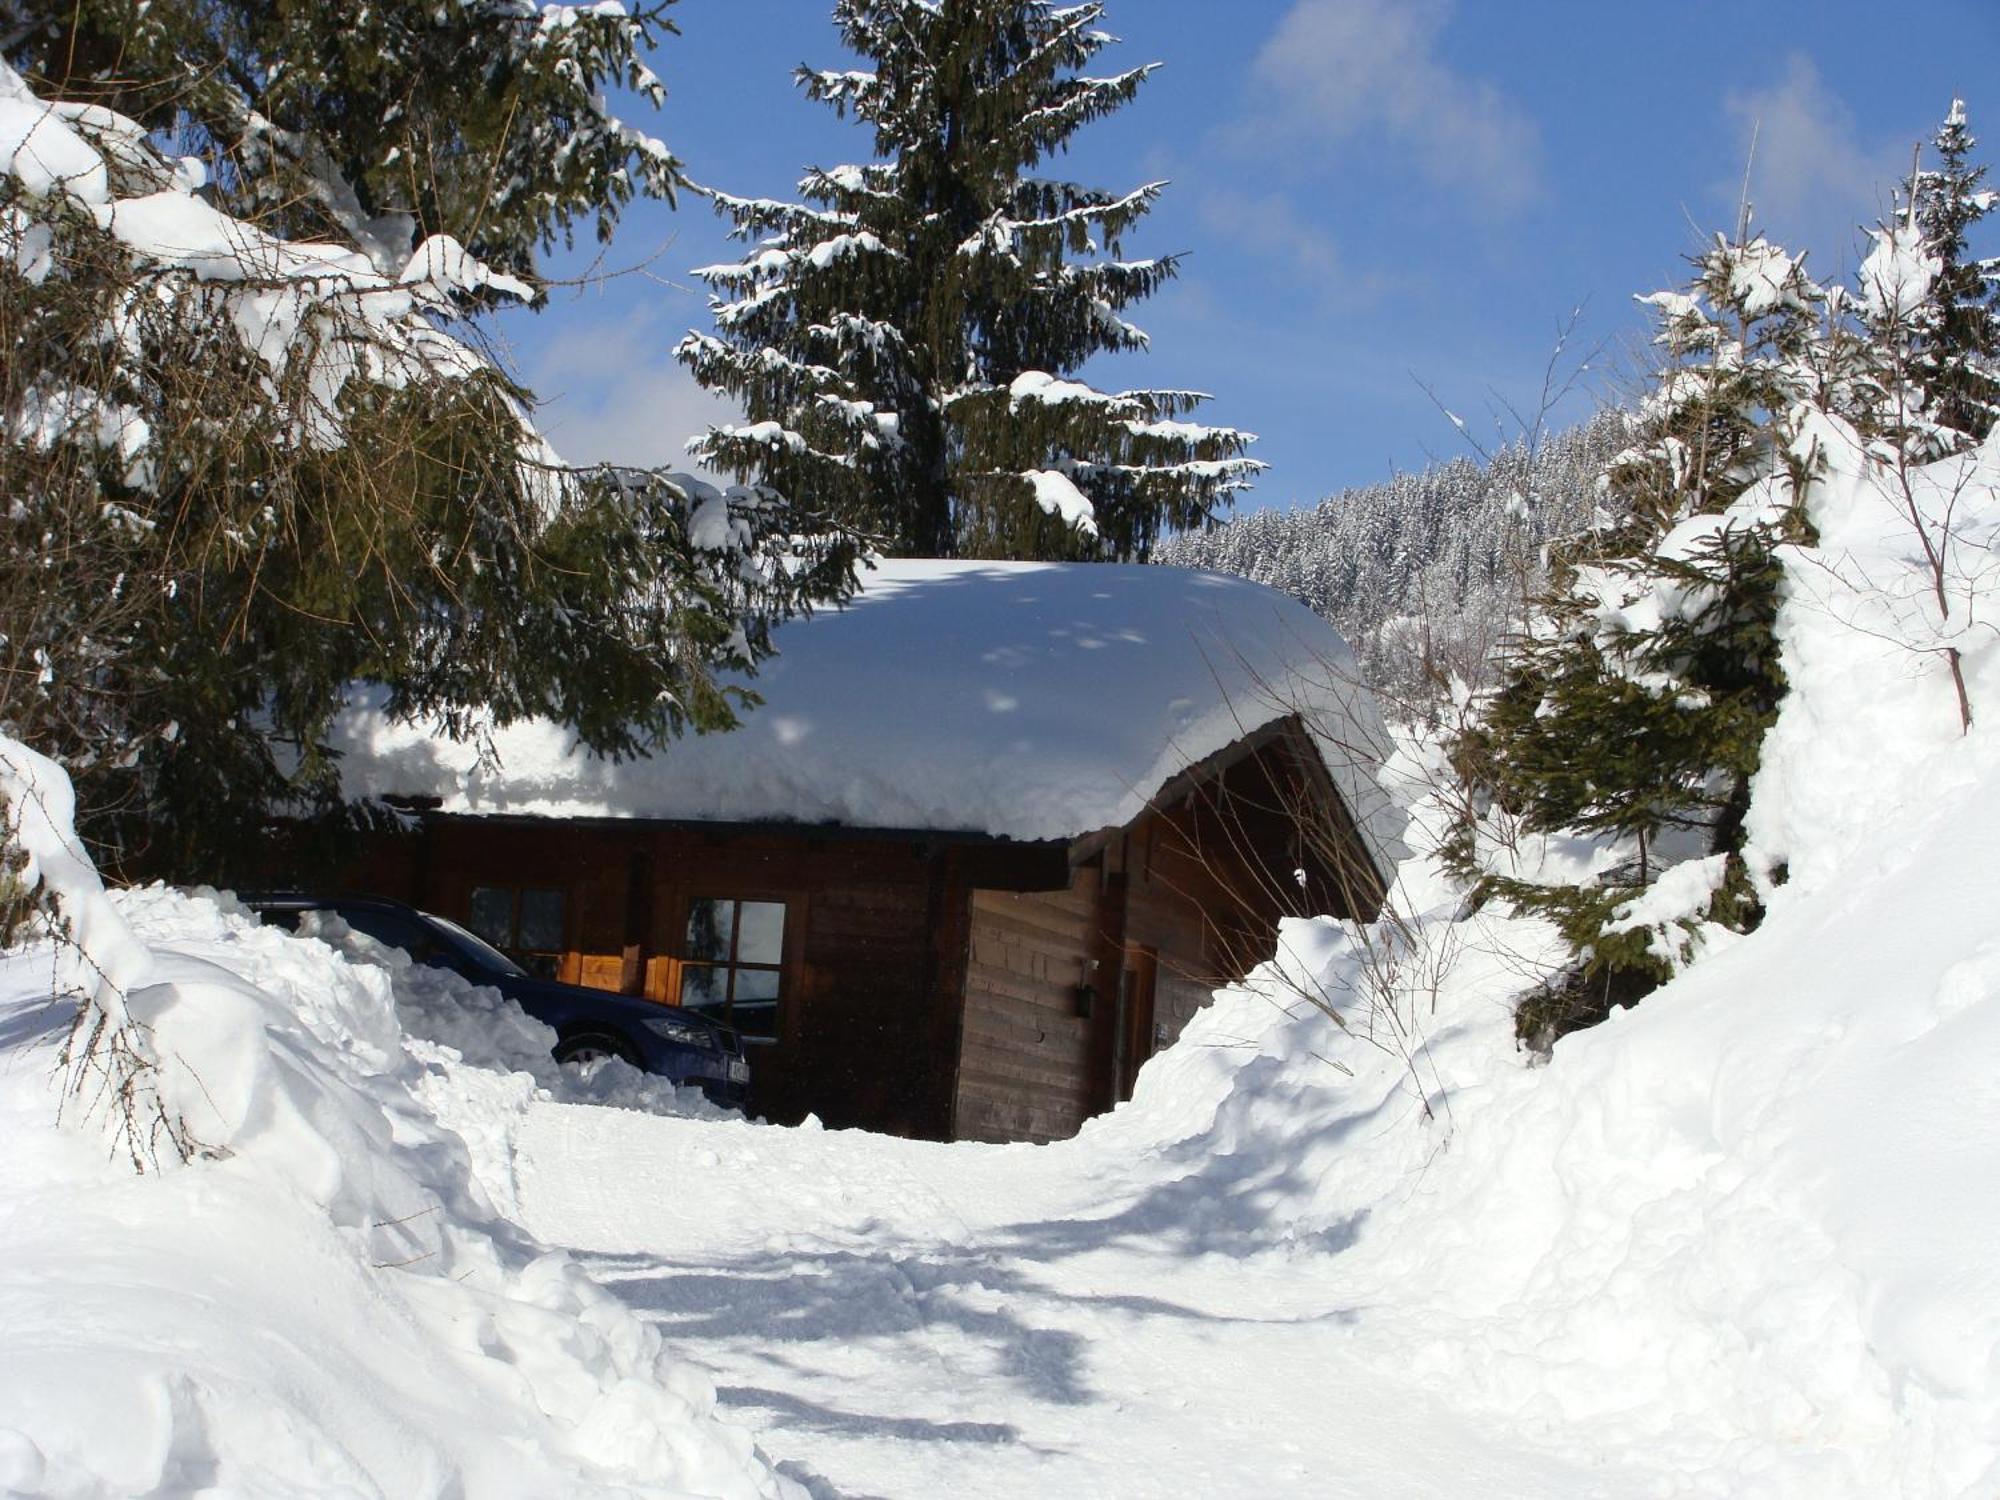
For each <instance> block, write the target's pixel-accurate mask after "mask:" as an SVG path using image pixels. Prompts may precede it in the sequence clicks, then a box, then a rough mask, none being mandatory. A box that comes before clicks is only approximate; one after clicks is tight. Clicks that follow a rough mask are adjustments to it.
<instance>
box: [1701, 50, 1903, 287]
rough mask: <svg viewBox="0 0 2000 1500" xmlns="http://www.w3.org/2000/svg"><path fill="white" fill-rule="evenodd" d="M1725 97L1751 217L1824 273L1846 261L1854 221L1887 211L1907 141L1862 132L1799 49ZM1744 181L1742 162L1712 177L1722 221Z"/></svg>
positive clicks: (1730, 219)
mask: <svg viewBox="0 0 2000 1500" xmlns="http://www.w3.org/2000/svg"><path fill="white" fill-rule="evenodd" d="M1724 107H1725V108H1726V109H1727V110H1728V112H1729V114H1730V115H1731V116H1732V117H1733V118H1734V119H1735V120H1736V122H1737V125H1738V127H1739V130H1738V138H1739V141H1740V144H1741V149H1742V153H1743V154H1742V157H1741V160H1743V161H1747V162H1749V164H1750V202H1751V205H1752V207H1753V209H1754V211H1755V217H1754V219H1753V222H1754V223H1755V224H1756V225H1758V226H1759V227H1761V228H1762V229H1764V230H1765V232H1766V233H1768V234H1769V235H1770V236H1771V237H1772V238H1773V239H1774V240H1778V241H1780V242H1781V243H1784V244H1786V245H1787V246H1789V247H1791V248H1793V249H1810V250H1812V251H1813V252H1814V254H1813V264H1814V268H1815V270H1816V271H1817V273H1818V274H1819V275H1820V276H1821V277H1826V276H1829V275H1833V274H1835V273H1836V272H1839V271H1843V270H1846V269H1849V268H1851V266H1852V264H1853V258H1854V257H1853V250H1854V245H1855V241H1856V238H1857V236H1858V233H1859V226H1860V225H1862V224H1864V223H1867V224H1872V223H1874V222H1875V220H1877V219H1878V218H1880V217H1882V216H1883V215H1884V214H1886V213H1887V212H1888V210H1889V208H1890V206H1891V201H1892V196H1893V193H1894V189H1895V184H1896V182H1897V181H1898V180H1899V179H1900V178H1901V177H1902V176H1903V175H1904V174H1905V173H1907V172H1908V171H1909V169H1910V143H1909V142H1900V143H1899V142H1895V141H1884V142H1880V143H1870V142H1864V141H1863V140H1862V139H1861V138H1860V134H1859V132H1858V130H1857V127H1856V125H1855V121H1854V114H1853V111H1851V110H1850V109H1848V107H1847V105H1846V104H1845V103H1843V102H1842V101H1841V99H1840V98H1839V97H1838V96H1837V95H1836V94H1834V93H1833V91H1832V90H1831V89H1829V88H1828V87H1827V86H1826V82H1825V80H1823V79H1822V78H1821V77H1820V75H1819V69H1817V68H1816V67H1814V66H1813V63H1812V60H1811V59H1810V58H1807V57H1805V56H1803V55H1801V54H1797V53H1794V54H1793V55H1792V56H1791V57H1789V58H1787V59H1786V61H1785V68H1784V72H1783V73H1782V74H1781V75H1780V76H1779V77H1778V79H1777V80H1776V81H1775V82H1773V83H1771V84H1768V85H1766V86H1764V87H1762V88H1755V89H1744V90H1739V91H1737V92H1735V93H1732V94H1730V95H1729V96H1728V97H1727V99H1725V100H1724ZM1753 135H1754V137H1755V143H1756V150H1755V155H1754V157H1753V156H1752V155H1751V142H1752V137H1753ZM1742 182H1743V174H1742V169H1741V167H1740V166H1739V167H1738V169H1737V172H1736V174H1735V176H1734V178H1732V179H1731V180H1730V181H1728V182H1727V183H1726V184H1718V192H1719V194H1726V197H1725V200H1724V201H1725V202H1726V204H1727V221H1726V222H1725V223H1722V224H1720V225H1718V226H1717V227H1719V228H1723V229H1730V228H1733V227H1734V225H1735V222H1736V205H1737V202H1738V199H1739V198H1740V196H1741V190H1742Z"/></svg>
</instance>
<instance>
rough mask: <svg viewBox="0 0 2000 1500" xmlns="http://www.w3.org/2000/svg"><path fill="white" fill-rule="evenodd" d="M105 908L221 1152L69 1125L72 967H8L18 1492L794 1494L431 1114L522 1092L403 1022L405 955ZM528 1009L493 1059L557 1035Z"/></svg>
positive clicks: (184, 1091) (698, 1387) (8, 1479)
mask: <svg viewBox="0 0 2000 1500" xmlns="http://www.w3.org/2000/svg"><path fill="white" fill-rule="evenodd" d="M11 751H18V747H11ZM14 759H15V760H17V761H19V760H20V757H19V756H18V754H16V755H14ZM10 790H16V788H10ZM43 832H44V833H45V834H61V833H63V832H64V831H63V830H61V829H60V828H59V826H58V824H57V822H55V821H50V822H49V823H48V824H47V826H46V827H45V828H44V830H43ZM69 838H70V839H71V840H73V836H69ZM43 863H44V873H45V874H55V875H56V876H57V877H58V880H59V881H60V880H61V879H63V878H65V877H64V876H63V874H62V871H61V870H60V868H59V867H58V866H57V865H56V864H55V863H54V862H53V861H50V860H48V859H44V862H43ZM70 873H74V871H71V872H70ZM119 918H122V922H120V923H119V925H120V927H121V928H122V930H121V931H118V932H116V933H110V932H108V931H107V928H108V927H109V925H110V923H111V921H114V920H117V919H119ZM92 922H93V926H92V928H91V930H90V934H89V936H90V940H91V942H92V943H93V945H95V946H97V947H100V948H107V947H108V948H109V949H111V950H115V951H116V952H117V953H118V954H120V955H121V963H122V969H121V972H122V975H123V979H124V981H125V983H126V984H127V985H129V988H127V989H125V990H124V992H123V993H124V1005H125V1008H126V1011H127V1012H128V1013H129V1016H130V1017H131V1019H132V1020H133V1021H135V1022H136V1023H138V1024H139V1025H140V1026H141V1027H142V1028H143V1029H144V1033H145V1035H146V1036H147V1037H148V1039H149V1043H150V1049H149V1050H150V1054H151V1056H152V1058H153V1059H155V1061H156V1067H157V1089H158V1092H159V1096H160V1099H161V1102H162V1103H163V1104H164V1105H165V1106H166V1107H167V1108H168V1109H170V1110H173V1111H176V1112H178V1113H179V1115H180V1116H181V1118H182V1119H183V1120H184V1122H185V1128H186V1135H187V1138H188V1139H189V1140H190V1141H191V1142H192V1143H193V1144H194V1146H195V1148H196V1151H197V1153H198V1154H197V1159H196V1160H195V1161H194V1162H192V1163H190V1164H188V1165H186V1166H181V1165H179V1164H178V1163H177V1162H176V1161H175V1159H174V1158H173V1157H172V1156H171V1155H167V1156H166V1159H165V1160H163V1161H161V1162H159V1163H158V1165H159V1166H160V1168H161V1170H159V1171H158V1172H156V1173H148V1174H146V1175H141V1176H135V1175H134V1174H133V1172H132V1171H131V1169H130V1167H129V1165H127V1164H126V1163H124V1162H122V1161H120V1160H116V1159H108V1157H107V1152H106V1150H105V1146H104V1143H103V1139H102V1136H101V1134H100V1133H99V1132H98V1130H96V1129H94V1128H91V1124H92V1123H93V1122H86V1121H84V1120H81V1119H79V1115H80V1114H83V1113H86V1112H87V1111H88V1109H89V1106H91V1105H92V1104H93V1103H96V1104H98V1105H99V1106H100V1107H101V1106H102V1104H103V1101H101V1100H95V1099H93V1097H92V1096H90V1095H88V1094H86V1095H85V1096H84V1097H83V1098H82V1099H81V1100H80V1101H79V1100H75V1099H73V1100H72V1101H71V1108H70V1120H69V1123H70V1126H71V1128H67V1129H65V1128H60V1127H59V1126H58V1124H57V1121H56V1118H55V1115H56V1105H57V1099H58V1095H57V1094H56V1093H55V1092H53V1091H52V1089H51V1082H52V1071H53V1068H54V1052H53V1049H52V1048H51V1047H49V1046H47V1045H45V1044H46V1043H48V1042H49V1041H51V1040H52V1039H54V1038H56V1037H59V1036H60V1035H61V1034H62V1032H63V1030H64V1029H65V1027H66V1025H67V1021H68V1017H69V1002H53V1001H49V1000H46V999H43V998H40V997H43V996H46V995H48V994H49V993H50V992H51V990H53V989H57V988H61V987H62V986H63V982H64V977H65V976H64V975H63V973H62V972H61V967H60V966H61V965H63V964H65V963H68V962H73V961H74V960H75V955H74V953H73V951H71V950H61V949H51V948H49V947H47V946H42V947H38V948H31V949H28V950H26V951H23V952H19V953H15V954H12V955H10V956H8V957H7V958H6V959H5V960H4V962H0V1039H4V1043H5V1047H6V1050H5V1052H4V1054H0V1058H4V1061H0V1114H4V1116H5V1118H6V1138H7V1142H8V1150H7V1152H6V1153H5V1154H4V1156H3V1157H0V1326H4V1327H5V1328H6V1329H7V1330H8V1332H7V1356H6V1359H5V1360H4V1361H0V1493H5V1494H8V1495H20V1496H47V1497H68V1496H77V1497H83V1496H102V1495H127V1494H153V1493H192V1492H195V1491H202V1492H227V1493H230V1494H240V1495H270V1496H299V1495H316V1494H326V1495H332V1494H340V1495H370V1496H393V1497H397V1500H402V1497H408V1496H425V1495H439V1496H442V1495H479V1496H511V1495H518V1496H522V1497H531V1496H532V1497H544V1496H548V1495H554V1494H562V1495H580V1496H581V1495H603V1496H611V1495H617V1496H637V1495H649V1496H662V1497H667V1496H679V1495H687V1494H699V1495H704V1496H728V1497H741V1500H752V1497H757V1500H777V1497H783V1496H796V1495H797V1494H798V1493H799V1492H798V1489H797V1487H796V1486H795V1485H793V1484H792V1483H791V1482H790V1481H787V1480H785V1479H782V1478H781V1477H779V1476H777V1475H776V1474H774V1473H773V1472H772V1471H771V1470H770V1469H769V1467H768V1466H767V1465H766V1464H765V1463H764V1462H763V1460H762V1459H761V1457H760V1456H759V1455H758V1454H757V1453H756V1452H755V1450H754V1448H753V1445H752V1442H751V1439H750V1438H749V1436H748V1435H747V1434H746V1433H744V1432H743V1431H742V1430H740V1429H738V1428H735V1427H732V1426H729V1425H727V1424H725V1423H723V1422H721V1421H719V1420H718V1419H716V1418H715V1416H714V1415H713V1407H714V1399H715V1398H714V1394H713V1391H712V1390H711V1389H710V1388H709V1387H708V1385H707V1383H706V1382H705V1381H704V1380H703V1379H701V1378H700V1377H699V1376H698V1375H695V1374H693V1373H691V1372H689V1371H687V1370H685V1369H683V1368H682V1367H680V1366H679V1365H678V1364H677V1362H675V1361H674V1360H672V1359H671V1358H669V1357H668V1355H667V1354H666V1352H665V1351H664V1349H663V1348H662V1345H661V1342H660V1339H659V1336H658V1334H657V1333H656V1332H655V1331H654V1330H652V1329H651V1328H649V1327H648V1326H647V1325H645V1324H644V1323H642V1322H640V1321H639V1320H637V1319H636V1318H635V1317H633V1315H632V1314H631V1313H630V1312H628V1311H627V1310H626V1309H625V1307H624V1306H623V1305H622V1304H620V1303H619V1302H617V1301H616V1300H615V1299H613V1298H612V1297H610V1296H609V1295H608V1294H607V1293H605V1292H604V1291H603V1290H601V1289H600V1288H599V1287H598V1286H597V1285H596V1284H595V1283H594V1282H593V1281H591V1280H590V1278H588V1277H587V1276H586V1275H584V1274H583V1272H582V1271H581V1270H580V1269H579V1268H578V1267H577V1266H576V1265H575V1263H574V1262H573V1261H571V1260H570V1258H569V1257H568V1256H566V1255H563V1254H559V1253H549V1252H546V1251H544V1250H543V1249H542V1247H540V1246H538V1245H536V1244H534V1243H533V1242H532V1241H531V1240H529V1239H528V1238H527V1237H526V1236H525V1235H524V1234H522V1233H521V1232H520V1231H518V1230H517V1229H516V1228H514V1227H513V1226H512V1225H511V1224H510V1223H509V1222H507V1221H506V1220H505V1219H503V1218H500V1217H499V1216H497V1215H496V1213H495V1212H494V1209H493V1207H492V1204H491V1200H490V1198H489V1195H488V1194H487V1193H486V1192H485V1191H484V1190H483V1189H482V1188H481V1186H479V1184H478V1183H477V1182H476V1181H475V1178H474V1175H473V1172H472V1169H471V1159H470V1157H469V1155H468V1150H467V1145H466V1142H465V1140H464V1139H462V1138H461V1136H460V1135H459V1134H457V1133H455V1132H454V1131H453V1130H452V1129H450V1128H447V1126H446V1124H445V1123H443V1122H442V1121H441V1119H440V1114H439V1111H438V1109H437V1108H436V1107H435V1106H434V1102H433V1101H434V1099H435V1098H436V1096H437V1095H438V1093H439V1091H440V1089H445V1090H446V1091H447V1092H450V1093H451V1094H452V1096H453V1098H454V1100H455V1103H454V1105H453V1112H454V1114H455V1118H456V1119H457V1120H458V1121H459V1123H461V1124H463V1123H464V1122H466V1121H467V1120H468V1119H472V1118H484V1119H486V1120H488V1121H489V1122H490V1121H492V1120H494V1119H496V1118H499V1117H501V1116H502V1115H503V1114H504V1113H505V1110H506V1108H507V1107H508V1095H509V1093H510V1091H511V1093H512V1095H513V1102H512V1105H511V1107H512V1108H513V1109H514V1110H516V1111H517V1112H518V1111H519V1110H521V1109H524V1108H525V1105H526V1095H528V1094H531V1093H532V1091H533V1084H532V1080H531V1079H529V1078H527V1077H524V1076H522V1075H518V1074H509V1073H503V1072H498V1071H494V1072H488V1073H486V1074H484V1075H483V1077H484V1079H485V1080H486V1084H487V1088H488V1093H487V1094H486V1095H485V1096H484V1097H483V1102H482V1096H481V1095H480V1094H479V1093H478V1092H477V1091H476V1090H474V1089H471V1088H469V1087H467V1086H466V1082H465V1079H464V1077H463V1076H462V1075H461V1074H460V1065H461V1058H460V1055H459V1053H458V1052H457V1051H456V1050H454V1049H451V1048H449V1047H447V1046H445V1045H443V1044H441V1043H435V1042H420V1041H413V1040H412V1039H410V1038H409V1037H408V1036H406V1034H405V1032H404V1030H403V1028H402V1025H401V1024H400V1023H399V1019H398V1004H397V1001H398V996H397V993H396V986H395V983H394V980H395V978H396V971H395V970H394V969H393V968H392V967H385V966H378V965H373V964H367V963H352V962H349V961H348V960H347V959H346V958H344V957H343V956H342V955H341V954H340V953H339V952H337V951H336V950H335V949H333V948H332V947H330V946H328V945H327V944H324V943H316V942H301V941H298V940H296V939H294V938H292V937H290V936H288V935H286V934H284V933H281V932H278V931H276V930H273V929H267V928H262V927H259V926H257V925H256V924H255V923H254V922H253V921H250V920H248V919H246V918H244V917H241V916H238V915H234V914H232V913H231V912H229V911H228V910H226V909H225V905H224V904H218V903H217V902H215V901H212V900H208V899H203V898H191V897H187V896H182V895H178V894H175V893H172V892H168V891H164V890H159V889H153V890H147V891H137V892H127V893H124V894H123V895H122V896H120V897H118V898H117V912H116V913H113V914H112V915H111V917H109V918H107V917H106V914H105V913H104V912H103V911H102V910H101V909H100V910H97V911H95V912H94V914H93V917H92ZM65 953H68V955H69V956H68V957H65ZM52 965H53V966H56V967H55V970H54V971H53V972H52ZM52 981H54V982H53V983H52ZM457 998H459V999H463V998H465V997H457ZM403 1011H404V1014H405V1016H409V1017H413V1018H419V1019H420V1018H421V1016H422V1014H423V1013H424V1007H423V1004H422V1000H421V996H420V995H419V996H413V995H411V994H406V995H405V997H404V1006H403ZM495 1019H498V1020H502V1021H505V1020H506V1019H508V1018H505V1017H496V1018H495ZM511 1019H512V1021H513V1022H514V1023H515V1028H514V1029H515V1031H518V1032H520V1033H521V1034H520V1035H519V1036H518V1037H516V1036H514V1035H513V1033H511V1032H509V1031H508V1030H507V1029H506V1027H504V1026H502V1027H501V1028H499V1030H498V1031H497V1032H495V1033H489V1034H488V1036H487V1038H486V1052H487V1060H488V1061H502V1062H504V1061H505V1060H506V1059H507V1058H508V1057H511V1056H514V1055H517V1054H520V1053H523V1052H526V1051H528V1050H529V1049H532V1048H534V1047H535V1046H538V1045H542V1044H543V1038H541V1037H539V1036H534V1035H529V1034H527V1028H531V1027H532V1024H533V1023H530V1022H527V1020H526V1018H525V1017H522V1016H519V1015H518V1014H516V1015H515V1016H513V1017H512V1018H511ZM455 1075H457V1076H458V1084H459V1086H458V1087H457V1088H456V1089H451V1088H450V1087H449V1084H450V1080H451V1079H452V1078H453V1077H454V1076H455ZM78 1126H82V1128H77V1127H78Z"/></svg>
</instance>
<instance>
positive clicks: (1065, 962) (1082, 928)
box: [952, 866, 1101, 1141]
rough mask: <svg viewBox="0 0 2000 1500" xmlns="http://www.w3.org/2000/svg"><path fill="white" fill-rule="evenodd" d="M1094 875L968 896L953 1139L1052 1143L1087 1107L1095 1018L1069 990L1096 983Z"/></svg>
mask: <svg viewBox="0 0 2000 1500" xmlns="http://www.w3.org/2000/svg"><path fill="white" fill-rule="evenodd" d="M1100 880H1101V877H1100V872H1099V871H1098V870H1097V869H1095V868H1093V867H1089V866H1086V867H1084V868H1082V869H1080V870H1077V871H1076V872H1075V875H1074V877H1073V879H1072V883H1071V885H1070V888H1069V889H1068V890H1066V891H1034V892H1025V893H1016V892H1010V891H984V890H975V891H974V892H972V899H971V921H970V931H969V938H968V944H967V959H966V975H965V1007H964V1022H963V1040H962V1042H961V1046H960V1053H959V1062H958V1089H957V1101H956V1107H955V1109H954V1111H953V1120H952V1123H953V1135H954V1136H955V1137H956V1138H957V1139H959V1140H973V1141H1023V1140H1026V1141H1051V1140H1061V1139H1063V1138H1065V1137H1068V1136H1072V1135H1074V1134H1076V1132H1077V1129H1078V1127H1079V1126H1081V1125H1082V1124H1083V1122H1084V1120H1085V1119H1086V1118H1088V1117H1089V1116H1090V1115H1091V1114H1092V1113H1093V1112H1094V1108H1093V1107H1094V1105H1095V1104H1096V1102H1097V1092H1098V1091H1097V1087H1096V1067H1095V1051H1096V1048H1095V1044H1094V1037H1093V1025H1094V1024H1095V1020H1096V1018H1095V1016H1091V1017H1086V1016H1083V1015H1079V1014H1078V991H1079V989H1080V988H1081V987H1082V986H1083V985H1084V984H1086V983H1090V984H1091V985H1092V986H1093V987H1095V984H1096V982H1097V977H1096V975H1095V973H1094V972H1093V969H1092V966H1091V964H1090V958H1091V954H1092V950H1093V947H1094V944H1095V940H1096V934H1097V929H1098V926H1099V924H1100V921H1101V911H1100V903H1099V893H1100V889H1101V885H1100Z"/></svg>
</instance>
